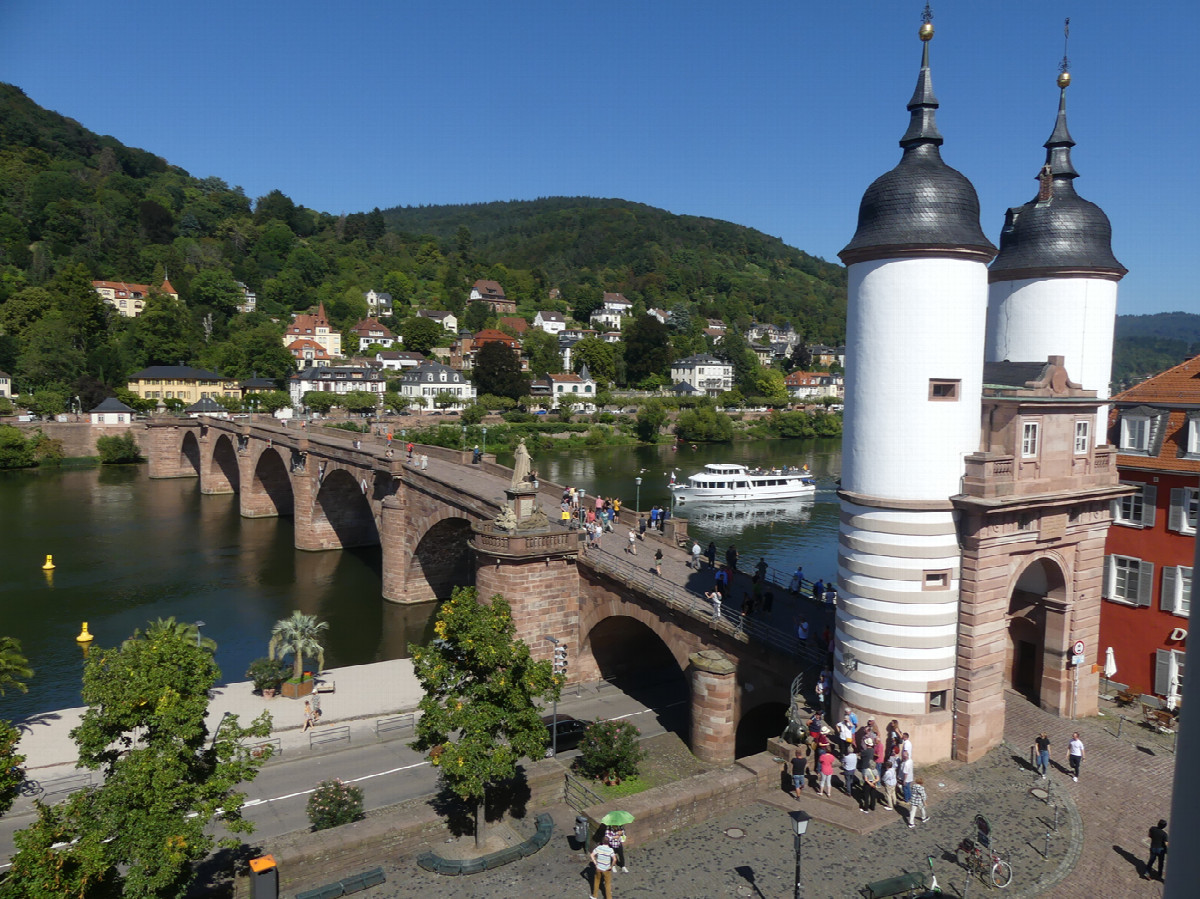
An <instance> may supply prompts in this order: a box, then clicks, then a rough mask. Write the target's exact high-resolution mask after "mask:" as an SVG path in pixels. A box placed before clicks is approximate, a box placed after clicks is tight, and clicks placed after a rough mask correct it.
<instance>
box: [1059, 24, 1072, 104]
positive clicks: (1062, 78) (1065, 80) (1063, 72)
mask: <svg viewBox="0 0 1200 899" xmlns="http://www.w3.org/2000/svg"><path fill="white" fill-rule="evenodd" d="M1070 37H1071V20H1070V19H1069V18H1068V19H1066V20H1065V21H1064V22H1063V58H1062V62H1060V63H1059V64H1058V86H1059V87H1061V88H1063V89H1064V90H1065V89H1066V87H1067V85H1069V84H1070V83H1071V60H1070V59H1068V58H1067V41H1068V40H1069V39H1070Z"/></svg>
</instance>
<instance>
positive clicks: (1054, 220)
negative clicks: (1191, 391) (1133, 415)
mask: <svg viewBox="0 0 1200 899" xmlns="http://www.w3.org/2000/svg"><path fill="white" fill-rule="evenodd" d="M1070 83H1071V76H1070V74H1069V73H1068V72H1067V71H1066V70H1065V62H1064V70H1063V71H1062V73H1061V74H1060V75H1059V76H1058V85H1059V100H1058V118H1057V120H1056V121H1055V123H1054V132H1053V133H1052V134H1051V135H1050V139H1049V140H1047V141H1046V143H1045V147H1046V163H1045V165H1043V166H1042V169H1041V171H1040V172H1039V173H1038V181H1039V185H1040V186H1039V189H1038V195H1037V196H1036V197H1035V198H1034V199H1033V200H1030V201H1029V202H1028V203H1026V204H1025V205H1024V206H1018V207H1016V208H1014V209H1010V210H1008V214H1007V216H1006V217H1005V220H1004V230H1003V231H1002V232H1001V233H1000V252H999V254H998V255H997V256H996V259H995V261H994V262H993V263H992V265H991V270H990V271H989V273H988V280H989V281H990V287H989V289H988V331H987V349H986V351H985V352H986V358H987V361H988V362H1004V361H1006V360H1007V361H1009V362H1045V361H1046V359H1047V358H1049V357H1050V356H1062V357H1063V364H1064V367H1065V368H1066V370H1067V374H1069V375H1070V376H1071V378H1072V379H1073V380H1074V381H1076V382H1078V383H1079V384H1080V386H1082V387H1083V388H1084V389H1085V390H1095V391H1096V394H1097V396H1099V397H1101V398H1102V399H1103V398H1107V397H1108V396H1109V381H1110V380H1111V378H1112V348H1113V327H1114V325H1115V323H1116V315H1117V282H1118V281H1120V280H1121V278H1122V277H1124V275H1125V272H1126V269H1125V267H1124V266H1123V265H1121V263H1120V262H1118V261H1117V259H1116V257H1115V256H1113V251H1112V226H1111V225H1110V224H1109V221H1108V216H1106V215H1105V214H1104V211H1103V210H1102V209H1101V208H1100V207H1099V206H1097V205H1096V204H1095V203H1089V202H1088V201H1087V200H1084V199H1083V198H1082V197H1080V196H1079V195H1078V194H1077V193H1075V184H1074V181H1075V179H1076V178H1077V177H1078V176H1079V175H1078V172H1076V171H1075V167H1074V166H1073V165H1072V164H1071V148H1072V147H1073V146H1075V141H1073V140H1072V139H1071V133H1070V132H1069V131H1068V130H1067V86H1068V85H1069V84H1070ZM1107 429H1108V407H1107V406H1101V407H1100V409H1099V410H1098V412H1097V419H1096V425H1095V435H1096V438H1095V439H1096V440H1097V441H1098V442H1103V440H1104V435H1105V433H1106V432H1107Z"/></svg>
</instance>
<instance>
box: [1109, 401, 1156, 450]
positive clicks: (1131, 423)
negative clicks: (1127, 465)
mask: <svg viewBox="0 0 1200 899" xmlns="http://www.w3.org/2000/svg"><path fill="white" fill-rule="evenodd" d="M1166 418H1167V412H1166V411H1165V410H1162V409H1155V408H1154V407H1153V406H1138V407H1136V408H1134V409H1126V410H1124V411H1122V412H1121V433H1120V435H1119V439H1120V441H1121V443H1120V450H1121V452H1123V453H1139V454H1141V455H1144V456H1157V455H1158V451H1159V450H1160V449H1162V430H1163V426H1164V425H1165V424H1166Z"/></svg>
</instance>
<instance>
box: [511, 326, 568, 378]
mask: <svg viewBox="0 0 1200 899" xmlns="http://www.w3.org/2000/svg"><path fill="white" fill-rule="evenodd" d="M521 352H523V353H524V354H525V355H526V356H528V357H529V370H530V371H531V372H533V373H534V374H535V375H555V374H558V373H559V372H560V371H562V354H561V353H559V351H558V338H557V337H556V336H555V335H553V334H547V333H546V332H545V331H543V330H542V329H541V328H531V329H530V330H529V331H528V332H527V333H526V334H525V339H524V341H523V343H522V346H521Z"/></svg>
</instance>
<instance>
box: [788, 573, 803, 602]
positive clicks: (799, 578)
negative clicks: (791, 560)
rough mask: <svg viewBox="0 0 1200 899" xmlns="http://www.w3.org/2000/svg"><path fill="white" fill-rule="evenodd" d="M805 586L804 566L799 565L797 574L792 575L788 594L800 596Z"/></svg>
mask: <svg viewBox="0 0 1200 899" xmlns="http://www.w3.org/2000/svg"><path fill="white" fill-rule="evenodd" d="M803 585H804V566H803V565H797V566H796V573H795V574H793V575H792V582H791V583H790V584H788V592H789V593H791V594H792V596H799V595H800V588H801V587H802V586H803Z"/></svg>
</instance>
